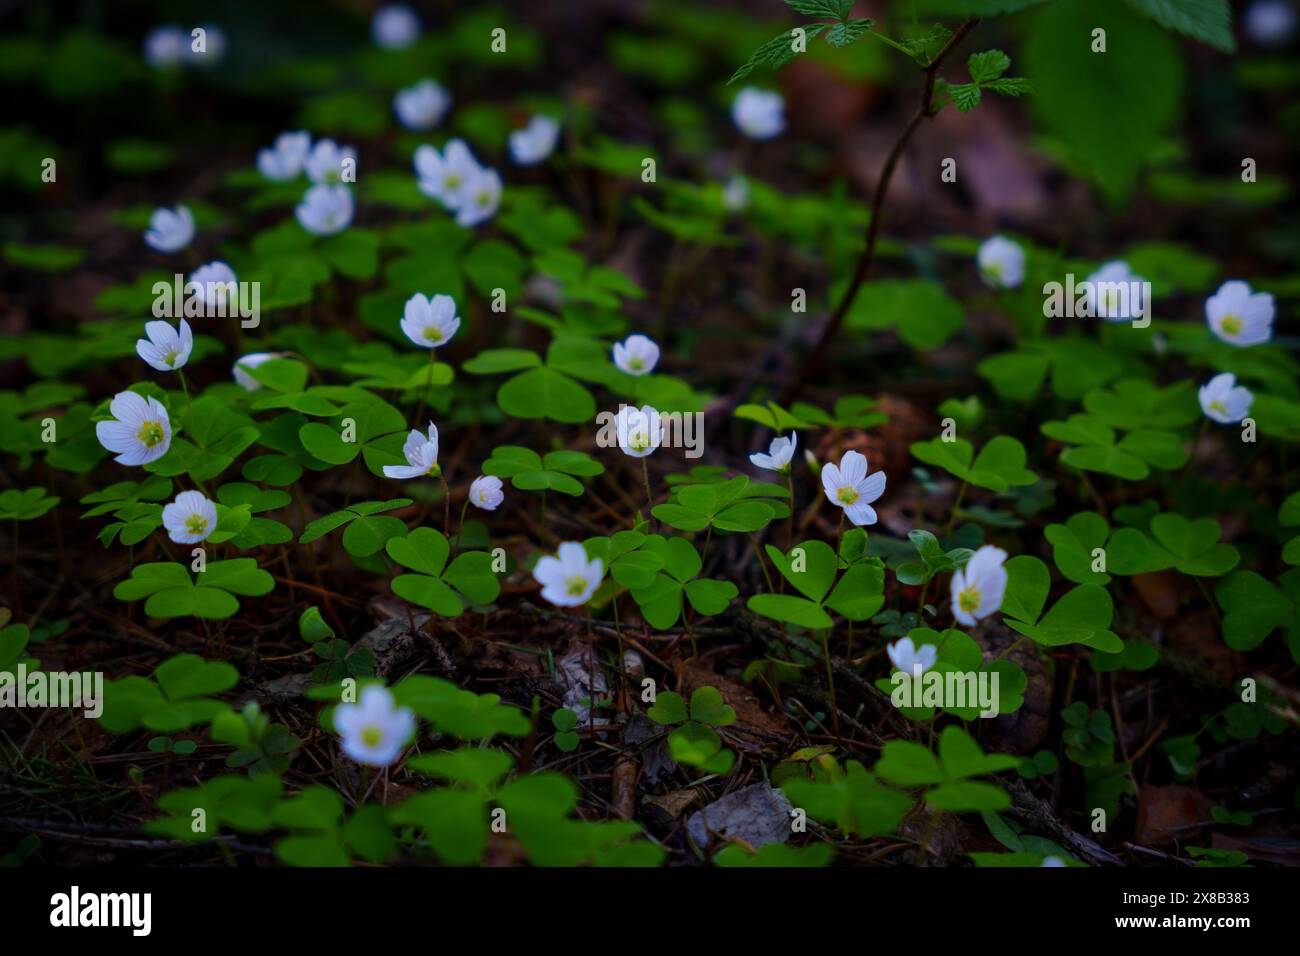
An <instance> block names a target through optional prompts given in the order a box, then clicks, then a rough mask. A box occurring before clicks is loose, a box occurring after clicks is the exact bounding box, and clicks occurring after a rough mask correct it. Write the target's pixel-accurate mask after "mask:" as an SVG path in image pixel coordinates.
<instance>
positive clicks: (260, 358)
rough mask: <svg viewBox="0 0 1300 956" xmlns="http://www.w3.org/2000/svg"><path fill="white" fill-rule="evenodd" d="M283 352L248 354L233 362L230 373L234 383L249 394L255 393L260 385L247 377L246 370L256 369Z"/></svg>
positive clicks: (251, 377)
mask: <svg viewBox="0 0 1300 956" xmlns="http://www.w3.org/2000/svg"><path fill="white" fill-rule="evenodd" d="M283 354H284V353H283V352H250V353H249V354H248V355H245V356H243V357H242V358H239V359H237V360H236V361H235V364H234V365H233V366H231V369H230V372H231V374H232V375H234V377H235V381H236V382H238V383H239V384H240V385H241V386H242V387H244V388H246V389H247V390H248V391H250V392H256V391H257V390H258V389H259V388H261V387H262V383H261V382H259V381H258V380H257V379H255V378H253V376H251V375H249V374H248V372H247V371H246V369H250V368H257V367H258V366H259V365H261V364H262V363H263V362H269V361H270V360H271V359H273V358H279V357H280V356H282V355H283Z"/></svg>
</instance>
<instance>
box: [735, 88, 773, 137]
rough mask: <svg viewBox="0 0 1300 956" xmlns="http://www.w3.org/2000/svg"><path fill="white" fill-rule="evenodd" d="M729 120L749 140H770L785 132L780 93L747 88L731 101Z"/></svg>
mask: <svg viewBox="0 0 1300 956" xmlns="http://www.w3.org/2000/svg"><path fill="white" fill-rule="evenodd" d="M731 118H732V119H733V120H734V121H735V123H736V128H737V129H739V130H740V131H741V132H742V133H744V134H745V135H746V136H748V137H749V138H750V139H771V138H772V137H773V136H779V135H780V134H781V133H782V132H783V131H784V130H785V100H784V99H783V98H782V96H781V94H780V93H775V92H772V91H771V90H760V89H759V88H758V87H756V86H747V87H745V88H744V89H743V90H741V91H740V92H739V93H738V94H737V95H736V98H735V99H734V100H733V101H732V103H731Z"/></svg>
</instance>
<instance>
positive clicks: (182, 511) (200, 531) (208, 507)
mask: <svg viewBox="0 0 1300 956" xmlns="http://www.w3.org/2000/svg"><path fill="white" fill-rule="evenodd" d="M162 523H163V527H164V528H166V529H167V536H168V537H169V538H171V539H172V540H173V541H175V542H176V543H177V544H198V543H199V542H200V541H205V540H207V537H208V535H210V534H212V532H213V531H215V530H216V529H217V506H216V505H215V504H213V503H212V501H210V500H209V499H208V498H207V497H206V496H204V495H202V494H200V493H199V492H197V491H182V492H181V493H180V494H179V495H177V496H176V500H175V501H173V502H172V503H171V504H169V505H167V507H165V508H163V511H162Z"/></svg>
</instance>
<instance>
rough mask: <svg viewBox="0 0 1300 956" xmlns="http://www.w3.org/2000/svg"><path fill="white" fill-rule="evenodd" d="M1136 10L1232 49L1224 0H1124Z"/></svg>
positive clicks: (1228, 50) (1229, 17) (1170, 27)
mask: <svg viewBox="0 0 1300 956" xmlns="http://www.w3.org/2000/svg"><path fill="white" fill-rule="evenodd" d="M1128 2H1129V3H1130V4H1132V5H1133V6H1134V7H1135V8H1137V9H1138V10H1139V11H1140V12H1142V13H1144V14H1146V15H1147V16H1149V17H1150V18H1151V19H1152V20H1155V21H1156V23H1158V24H1160V25H1161V26H1162V27H1165V28H1166V29H1168V30H1176V31H1178V32H1179V33H1185V34H1187V35H1188V36H1190V37H1195V38H1196V39H1197V40H1200V41H1201V42H1202V43H1208V44H1209V45H1210V46H1212V47H1214V48H1215V49H1217V50H1222V51H1223V52H1224V53H1235V52H1236V50H1237V44H1236V42H1235V41H1234V40H1233V37H1232V8H1231V7H1230V6H1229V5H1228V0H1128Z"/></svg>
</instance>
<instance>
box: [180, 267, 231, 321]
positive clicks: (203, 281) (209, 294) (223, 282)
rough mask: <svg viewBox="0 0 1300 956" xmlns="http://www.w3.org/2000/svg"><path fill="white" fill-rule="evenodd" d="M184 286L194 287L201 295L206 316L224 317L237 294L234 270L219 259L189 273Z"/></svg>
mask: <svg viewBox="0 0 1300 956" xmlns="http://www.w3.org/2000/svg"><path fill="white" fill-rule="evenodd" d="M186 285H187V286H194V287H196V288H197V289H198V290H199V292H201V293H202V294H203V305H204V307H205V308H206V309H207V310H208V313H207V314H208V315H214V314H215V315H226V314H227V313H228V312H229V311H230V307H231V305H232V304H233V303H232V300H233V299H234V298H235V297H236V296H238V294H239V280H238V279H236V278H235V270H234V269H232V268H230V266H228V265H226V263H224V262H222V261H221V260H219V259H218V260H216V261H215V262H209V263H208V264H207V265H202V266H199V267H198V268H197V269H195V270H194V271H193V272H191V273H190V278H189V281H188V282H187V283H186Z"/></svg>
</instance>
